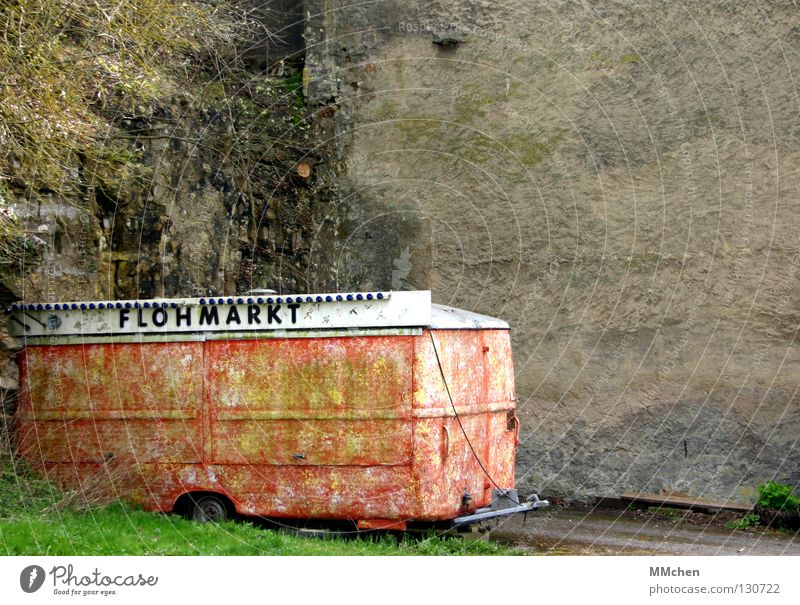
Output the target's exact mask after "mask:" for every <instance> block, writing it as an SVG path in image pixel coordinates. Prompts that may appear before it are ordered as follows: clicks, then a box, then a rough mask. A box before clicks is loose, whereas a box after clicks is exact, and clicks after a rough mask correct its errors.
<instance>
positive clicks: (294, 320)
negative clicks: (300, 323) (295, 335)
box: [287, 303, 300, 324]
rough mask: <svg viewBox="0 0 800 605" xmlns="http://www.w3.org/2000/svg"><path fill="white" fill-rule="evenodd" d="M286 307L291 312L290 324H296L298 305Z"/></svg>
mask: <svg viewBox="0 0 800 605" xmlns="http://www.w3.org/2000/svg"><path fill="white" fill-rule="evenodd" d="M287 306H288V307H289V308H290V309H291V310H292V323H293V324H296V323H297V309H299V308H300V305H298V304H297V303H295V304H292V305H287Z"/></svg>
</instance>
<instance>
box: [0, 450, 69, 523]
mask: <svg viewBox="0 0 800 605" xmlns="http://www.w3.org/2000/svg"><path fill="white" fill-rule="evenodd" d="M60 498H61V493H60V492H59V490H58V489H57V488H56V487H55V486H54V485H53V484H52V483H50V482H48V481H45V480H44V479H42V478H41V477H39V476H38V475H37V473H35V472H34V471H32V470H31V468H30V467H29V466H28V464H27V463H25V462H24V461H22V460H19V459H17V458H14V457H13V456H11V455H9V454H3V455H2V456H0V523H2V522H3V521H2V520H7V519H13V518H19V517H26V516H27V515H38V514H40V513H41V512H42V511H44V510H45V509H47V508H48V507H50V506H52V505H53V504H54V503H55V502H57V501H58V500H59V499H60Z"/></svg>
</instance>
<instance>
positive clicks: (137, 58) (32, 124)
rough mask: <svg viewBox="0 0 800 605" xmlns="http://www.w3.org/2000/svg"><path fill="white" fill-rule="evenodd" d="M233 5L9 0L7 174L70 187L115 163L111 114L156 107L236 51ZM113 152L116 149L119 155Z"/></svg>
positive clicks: (5, 34) (4, 109)
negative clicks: (95, 168)
mask: <svg viewBox="0 0 800 605" xmlns="http://www.w3.org/2000/svg"><path fill="white" fill-rule="evenodd" d="M229 7H230V5H229V4H228V3H227V2H217V3H213V5H212V4H211V3H201V2H183V1H180V0H92V1H91V2H86V1H77V2H76V1H75V0H8V1H7V2H4V6H3V9H2V11H0V82H2V85H0V179H2V180H13V181H15V182H17V183H22V184H24V185H25V186H26V187H29V188H32V189H34V190H36V189H49V190H52V191H62V190H64V189H66V188H69V187H70V186H71V185H72V184H73V182H74V180H75V178H74V175H73V174H72V173H71V167H72V166H74V164H75V160H76V158H78V157H80V158H81V159H83V158H87V159H89V160H91V161H93V162H96V163H104V162H105V163H112V164H114V166H113V167H114V169H115V170H116V171H124V170H126V169H127V164H126V163H124V162H121V163H117V162H115V161H114V160H113V159H112V160H109V159H108V155H109V152H108V151H107V148H108V147H109V146H110V147H120V145H119V144H118V142H111V141H112V140H111V139H109V136H108V135H109V124H108V120H109V118H111V119H116V118H122V117H123V116H126V115H131V114H135V115H137V116H140V117H141V116H142V114H144V115H145V116H146V115H147V114H149V113H150V112H151V111H152V105H153V103H154V101H155V100H156V99H159V98H164V97H165V96H166V95H169V94H172V93H175V92H177V91H185V90H186V89H187V87H189V85H190V84H191V82H192V78H193V77H194V74H195V73H196V72H198V71H201V70H208V69H209V67H210V66H211V67H214V68H217V69H221V68H222V67H223V64H224V63H225V59H224V58H225V57H228V56H233V57H235V56H236V52H235V50H234V49H233V41H234V40H235V39H236V35H237V31H238V27H240V24H238V23H237V20H235V19H234V18H232V16H231V15H230V14H229V13H227V12H226V9H228V8H229ZM111 155H112V156H113V155H114V152H113V151H112V152H111Z"/></svg>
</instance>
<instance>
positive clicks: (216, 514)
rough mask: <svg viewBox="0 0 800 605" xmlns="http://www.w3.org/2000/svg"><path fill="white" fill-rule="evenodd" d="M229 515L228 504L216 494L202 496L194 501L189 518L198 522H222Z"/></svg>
mask: <svg viewBox="0 0 800 605" xmlns="http://www.w3.org/2000/svg"><path fill="white" fill-rule="evenodd" d="M228 516H229V510H228V504H227V502H225V500H224V499H223V498H222V497H220V496H216V495H214V494H208V495H205V496H200V497H199V498H198V499H197V500H195V501H194V502H192V508H191V509H190V512H189V518H190V519H191V520H192V521H196V522H197V523H222V522H223V521H227V520H228Z"/></svg>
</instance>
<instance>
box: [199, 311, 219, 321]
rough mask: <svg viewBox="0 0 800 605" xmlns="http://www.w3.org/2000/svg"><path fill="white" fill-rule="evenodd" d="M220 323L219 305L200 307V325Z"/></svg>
mask: <svg viewBox="0 0 800 605" xmlns="http://www.w3.org/2000/svg"><path fill="white" fill-rule="evenodd" d="M212 323H213V324H214V325H215V326H218V325H219V311H217V307H200V325H201V326H202V325H203V324H208V325H209V326H210V325H211V324H212Z"/></svg>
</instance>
